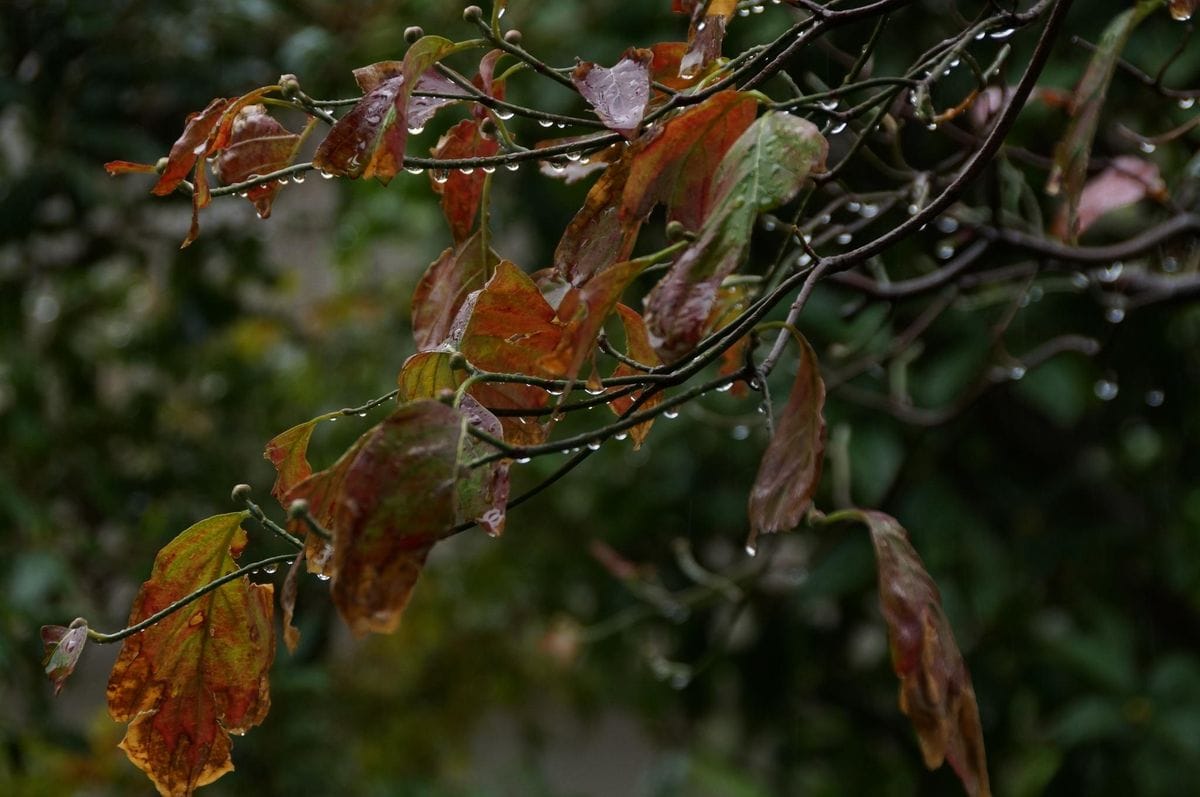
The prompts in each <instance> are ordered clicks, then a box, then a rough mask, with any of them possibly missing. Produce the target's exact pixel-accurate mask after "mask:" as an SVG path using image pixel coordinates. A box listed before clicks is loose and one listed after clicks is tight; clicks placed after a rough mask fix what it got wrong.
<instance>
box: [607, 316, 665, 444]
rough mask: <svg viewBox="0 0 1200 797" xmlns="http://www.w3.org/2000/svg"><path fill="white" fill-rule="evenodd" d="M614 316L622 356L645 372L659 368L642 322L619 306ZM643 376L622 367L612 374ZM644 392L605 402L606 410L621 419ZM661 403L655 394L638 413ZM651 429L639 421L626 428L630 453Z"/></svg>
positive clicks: (636, 371)
mask: <svg viewBox="0 0 1200 797" xmlns="http://www.w3.org/2000/svg"><path fill="white" fill-rule="evenodd" d="M617 315H619V316H620V318H621V325H622V326H623V327H624V328H625V354H626V356H628V357H629V358H631V359H633V360H634V361H636V362H639V363H641V364H642V365H645V366H646V367H648V368H653V367H654V366H656V365H660V362H659V359H658V354H657V353H655V351H654V347H653V346H651V345H650V336H649V334H648V333H647V332H646V324H645V322H644V321H642V317H641V316H640V315H639V314H638V312H637V311H636V310H634V309H632V308H630V307H626V306H625V305H623V304H618V305H617ZM643 373H644V372H643V371H639V370H637V369H636V368H634V367H633V366H631V365H627V364H626V363H619V364H618V365H617V367H616V370H614V371H613V373H612V375H613V376H614V377H618V376H641V375H642V374H643ZM619 390H621V388H614V389H613V391H612V392H618V391H619ZM644 392H645V391H644V390H635V391H633V392H632V393H627V394H626V395H623V396H618V397H616V398H614V399H613V400H612V401H610V402H608V406H609V407H610V408H611V409H612V411H613V412H614V413H616V414H617V415H624V414H625V413H627V412H628V411H629V409H630V407H632V406H633V403H634V401H636V400H637V399H638V398H639V397H640V396H641V395H642V393H644ZM660 401H662V395H661V394H656V395H654V396H652V397H651V398H649V399H647V400H646V401H645V402H643V403H642V405H641V407H640V409H652V408H653V407H654V406H655V405H657V404H658V403H659V402H660ZM653 425H654V420H653V419H650V420H648V421H643V422H642V423H639V424H638V425H637V426H634V427H632V428H630V430H629V439H630V440H632V441H633V447H634V449H635V450H636V449H639V448H641V447H642V443H644V442H646V436H647V435H649V434H650V427H651V426H653Z"/></svg>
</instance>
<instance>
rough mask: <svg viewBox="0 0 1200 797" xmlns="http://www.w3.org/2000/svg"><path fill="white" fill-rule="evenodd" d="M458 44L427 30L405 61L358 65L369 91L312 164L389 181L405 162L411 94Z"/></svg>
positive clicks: (358, 74) (360, 81)
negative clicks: (431, 34)
mask: <svg viewBox="0 0 1200 797" xmlns="http://www.w3.org/2000/svg"><path fill="white" fill-rule="evenodd" d="M456 49H457V48H456V45H455V44H454V43H453V42H451V41H450V40H449V39H444V38H442V37H440V36H425V37H423V38H421V39H419V40H418V41H417V42H416V43H415V44H413V45H412V47H410V48H409V49H408V52H407V53H406V54H405V56H404V60H403V61H401V62H397V61H382V62H379V63H377V64H372V65H371V66H367V67H362V68H361V69H356V70H355V71H354V77H355V79H356V80H357V81H358V84H359V87H360V88H362V90H363V91H364V92H365V93H364V94H363V96H362V99H360V100H359V101H358V103H356V104H355V105H354V107H352V108H351V109H350V110H349V111H348V112H347V113H346V115H345V116H343V117H342V118H341V119H338V120H337V122H336V123H335V124H334V125H333V127H332V128H330V130H329V133H328V134H327V135H326V137H325V140H324V141H322V142H321V145H320V146H319V147H317V151H316V153H315V154H314V155H313V165H314V166H315V167H316V168H318V169H320V170H321V171H323V172H325V173H326V174H335V175H341V176H344V177H362V178H368V177H375V178H376V179H378V180H379V181H380V182H381V183H383V184H385V185H386V184H387V183H388V182H390V181H391V179H392V178H393V177H395V176H396V174H397V173H398V172H399V171H400V167H401V165H402V164H403V163H404V148H405V144H406V143H407V142H408V128H409V126H410V125H412V124H413V122H414V120H412V119H410V118H409V100H410V98H411V97H412V94H413V92H414V91H415V90H416V86H417V83H418V78H420V77H421V76H422V75H423V74H424V73H425V72H426V70H428V69H429V68H430V67H432V66H433V65H434V64H435V63H437V62H438V61H440V60H441V59H442V58H445V57H446V56H447V55H449V54H451V53H453V52H454V51H455V50H456ZM414 129H415V128H414Z"/></svg>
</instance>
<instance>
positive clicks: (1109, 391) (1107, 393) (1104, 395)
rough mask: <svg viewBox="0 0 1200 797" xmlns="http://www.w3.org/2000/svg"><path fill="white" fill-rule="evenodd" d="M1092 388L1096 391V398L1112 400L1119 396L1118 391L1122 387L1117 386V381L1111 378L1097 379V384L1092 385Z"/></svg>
mask: <svg viewBox="0 0 1200 797" xmlns="http://www.w3.org/2000/svg"><path fill="white" fill-rule="evenodd" d="M1092 390H1093V392H1095V394H1096V398H1098V399H1100V400H1101V401H1112V400H1113V399H1115V398H1116V397H1117V393H1118V392H1119V391H1120V388H1119V387H1117V383H1116V382H1113V381H1112V380H1111V379H1097V380H1096V384H1095V385H1094V386H1093V387H1092Z"/></svg>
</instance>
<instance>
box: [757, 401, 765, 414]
mask: <svg viewBox="0 0 1200 797" xmlns="http://www.w3.org/2000/svg"><path fill="white" fill-rule="evenodd" d="M756 411H757V412H758V414H759V415H766V414H767V404H766V402H763V403H762V404H759V405H758V407H757V408H756Z"/></svg>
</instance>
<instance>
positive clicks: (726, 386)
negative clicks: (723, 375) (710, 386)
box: [717, 382, 733, 393]
mask: <svg viewBox="0 0 1200 797" xmlns="http://www.w3.org/2000/svg"><path fill="white" fill-rule="evenodd" d="M730 390H733V382H726V383H725V384H723V385H720V386H719V387H718V388H717V392H718V393H728V392H729V391H730Z"/></svg>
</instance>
